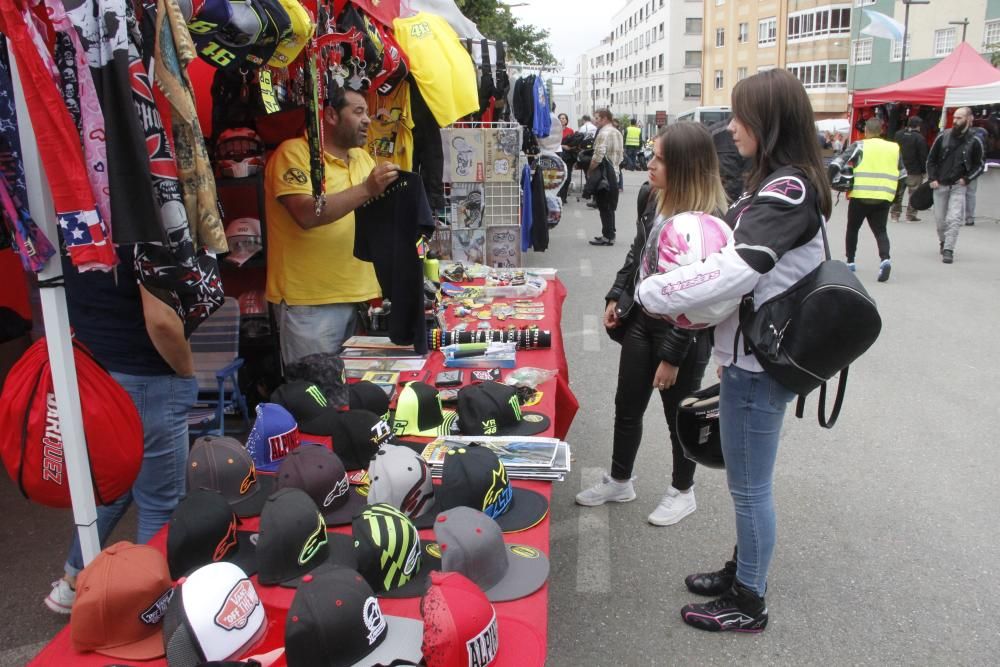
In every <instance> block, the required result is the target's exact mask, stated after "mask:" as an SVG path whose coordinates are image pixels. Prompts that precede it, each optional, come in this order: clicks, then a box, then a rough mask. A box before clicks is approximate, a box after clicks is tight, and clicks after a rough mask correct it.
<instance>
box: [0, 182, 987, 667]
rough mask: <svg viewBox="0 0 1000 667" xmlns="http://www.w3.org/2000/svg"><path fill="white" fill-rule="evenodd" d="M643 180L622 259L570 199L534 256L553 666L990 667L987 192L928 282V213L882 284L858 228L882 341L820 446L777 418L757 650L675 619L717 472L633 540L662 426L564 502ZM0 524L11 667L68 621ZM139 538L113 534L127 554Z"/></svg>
mask: <svg viewBox="0 0 1000 667" xmlns="http://www.w3.org/2000/svg"><path fill="white" fill-rule="evenodd" d="M643 178H644V176H643V175H640V174H637V173H629V174H627V175H626V181H627V187H626V191H625V195H624V197H623V199H622V205H621V207H620V209H619V222H618V229H619V242H618V244H617V245H616V246H614V247H612V248H604V247H593V246H590V245H588V244H587V242H586V239H589V238H590V237H592V236H594V235H595V234H597V233H598V231H599V228H600V225H599V221H598V217H597V213H596V212H595V211H593V210H591V209H589V208H586V207H585V206H584V204H583V202H576V201H575V197H573V198H571V203H570V205H569V207H568V208H567V210H566V211H565V212H564V215H563V221H562V223H561V224H560V225H559V227H558V228H556V229H555V230H554V231H553V234H552V248H551V250H550V251H549V252H547V253H545V254H533V255H530V256H529V261H530V263H532V264H534V265H539V266H542V265H545V266H555V267H558V268H559V270H560V271H559V275H560V277H561V278H562V280H563V281H564V282H565V283H566V285H567V287H568V289H569V297H568V298H567V300H566V304H565V310H564V313H563V335H564V337H565V343H566V353H567V355H568V357H569V364H570V373H571V380H572V382H571V385H572V388H573V390H574V391H575V392H576V395H577V397H578V398H579V400H580V404H581V409H580V412H579V414H578V415H577V418H576V421H575V423H574V425H573V429H572V431H571V432H570V440H571V442H572V444H573V448H574V453H575V461H574V463H573V467H574V471H573V474H572V475H571V476H570V477H569V478H568V479H567V481H566V482H564V483H562V484H559V485H557V486H556V489H555V492H554V495H553V507H552V545H551V546H552V579H551V583H550V588H549V594H550V601H551V610H550V616H549V664H550V665H553V666H559V667H561V666H564V665H565V666H572V665H594V666H605V665H608V666H612V665H626V666H630V667H631V666H633V665H634V666H644V665H657V666H659V665H674V664H698V665H731V664H741V665H764V664H779V665H819V664H824V665H860V664H872V665H876V664H878V665H884V664H903V665H942V664H949V665H985V664H996V661H997V655H1000V632H998V630H997V626H996V625H995V619H996V618H998V617H1000V583H998V575H1000V572H998V569H1000V568H998V565H997V563H998V562H1000V534H998V533H1000V528H998V521H997V511H998V509H1000V501H998V495H997V492H996V488H997V482H996V479H997V471H998V470H1000V448H998V447H997V445H996V442H997V438H996V434H995V430H996V428H997V425H998V423H1000V420H998V417H1000V410H998V408H997V400H998V398H1000V380H998V372H1000V361H998V357H1000V354H998V352H997V351H996V349H997V345H996V343H995V341H994V338H995V337H996V333H995V332H997V331H998V330H1000V308H998V297H997V295H998V288H1000V269H998V266H1000V224H997V221H996V217H997V216H998V215H1000V214H998V213H997V211H998V209H1000V187H998V184H1000V174H997V173H995V172H993V173H990V174H989V175H988V176H987V177H986V180H984V182H983V183H981V185H980V188H979V196H980V202H979V214H980V217H979V219H978V220H979V221H978V223H977V225H976V226H975V227H971V228H970V227H965V228H963V230H962V233H961V237H960V239H959V244H958V248H957V251H956V260H955V264H954V265H951V266H945V265H943V264H941V262H940V259H939V257H938V252H937V239H936V235H935V232H934V223H933V220H932V215H931V213H930V212H925V213H924V214H923V215H922V217H923V218H924V220H923V222H921V223H918V224H912V225H907V224H892V225H891V226H890V236H891V239H892V244H893V253H892V254H893V270H892V277H891V279H890V281H889V282H888V283H885V284H880V283H876V282H875V272H876V268H877V265H878V258H877V253H876V252H875V242H874V239H873V238H872V236H871V233H870V232H869V231H868V230H867V229H864V230H862V232H861V241H860V251H859V256H858V263H859V270H860V272H861V273H860V275H861V277H862V278H863V280H864V282H865V284H866V286H867V287H868V288H869V290H870V291H871V294H872V296H874V297H875V299H876V300H877V301H878V304H879V308H880V311H881V313H882V316H883V319H884V328H883V332H882V336H881V338H880V339H879V341H878V342H877V343H876V345H875V346H874V347H873V348H872V350H871V351H870V352H869V353H868V354H867V355H866V356H865V357H864V358H863V359H862V360H861V361H860V362H859V363H857V364H856V365H855V366H854V367H853V368H852V371H851V380H850V383H849V386H848V392H847V400H846V403H845V406H844V412H843V414H842V415H841V418H840V421H839V423H838V424H837V426H836V427H835V428H834V429H833V430H832V431H825V430H823V429H820V428H819V427H818V426H817V425H816V422H815V410H816V408H815V398H813V399H812V400H811V401H810V402H809V405H808V409H807V419H805V420H801V421H800V420H796V419H795V418H794V417H793V416H792V415H791V414H790V415H789V416H788V418H787V419H786V421H785V426H786V429H785V435H784V438H783V441H782V451H781V453H780V455H779V461H778V472H777V482H776V496H777V503H778V512H779V538H778V539H779V544H778V549H777V552H776V557H775V560H774V563H773V568H772V576H771V580H770V589H769V593H768V604H769V608H770V613H771V621H770V625H769V626H768V629H767V631H766V632H765V633H764V634H763V635H760V636H733V635H726V636H717V635H712V634H708V633H701V632H698V631H696V630H692V629H690V628H687V627H686V626H684V625H683V623H682V622H681V620H680V616H679V613H678V610H679V608H680V607H681V605H683V604H684V603H686V602H688V601H689V600H690V599H691V596H690V595H689V594H688V593H687V592H686V589H685V588H684V584H683V578H684V576H685V575H686V574H688V573H691V572H694V571H697V570H700V569H705V568H712V569H714V568H716V567H718V566H720V565H721V564H722V562H723V560H725V558H726V557H727V556H728V554H729V553H730V552H731V550H732V545H733V541H734V529H733V517H732V506H731V502H730V500H729V497H728V494H727V491H726V488H725V480H724V476H723V473H722V472H721V471H715V470H706V469H699V470H698V472H697V473H696V494H697V502H698V511H697V512H695V513H694V514H693V515H691V516H690V517H689V518H687V519H685V520H684V521H683V522H682V523H681V524H679V525H677V526H673V527H670V528H655V527H653V526H650V525H648V524H647V523H646V515H647V514H648V513H649V512H650V511H651V510H652V509H653V507H654V506H655V505H656V504H657V502H658V501H659V498H660V495H661V494H662V493H663V491H664V490H665V489H666V487H667V485H668V484H669V473H670V456H669V451H668V447H669V445H667V444H666V443H667V438H666V429H665V426H664V424H663V421H662V416H660V417H659V418H658V417H657V415H658V414H659V412H660V411H659V410H658V408H655V407H653V408H651V409H650V410H649V413H648V419H647V430H646V435H645V438H644V444H643V448H642V449H641V450H640V453H639V460H638V463H637V468H636V469H637V474H638V480H637V482H636V488H637V491H638V494H639V497H638V499H637V500H636V501H634V502H632V503H629V504H625V505H615V506H613V507H601V508H588V509H582V508H578V507H577V506H576V505H574V504H573V495H574V494H575V493H576V492H577V491H579V490H580V488H581V487H583V486H586V485H589V484H590V483H592V482H593V481H595V480H596V479H597V478H598V477H599V475H600V471H601V469H606V468H607V466H608V465H609V460H610V437H611V421H612V416H613V398H614V396H613V394H614V384H615V382H614V378H615V376H616V372H617V366H618V352H619V348H618V346H617V345H616V344H614V343H613V342H612V341H611V340H610V339H608V338H607V336H606V335H605V334H604V332H603V330H601V327H600V314H601V312H602V310H603V295H604V293H605V292H606V291H607V289H608V287H609V285H610V283H611V279H612V276H613V274H614V272H615V271H616V270H617V268H618V267H619V266H620V264H621V261H622V259H623V257H624V255H625V253H626V251H627V246H628V240H629V239H630V238H631V235H632V232H633V231H634V201H635V194H636V191H637V189H638V185H639V184H640V183H641V181H642V179H643ZM846 209H847V203H846V201H841V202H840V204H839V205H838V206H837V208H836V211H835V214H834V216H833V220H832V224H831V242H832V243H833V248H834V251H835V253H837V254H840V253H842V250H843V229H844V220H845V215H846ZM709 372H710V373H712V374H714V370H710V371H709ZM713 377H714V375H709V376H707V377H706V384H707V383H709V382H710V381H712V378H713ZM4 479H5V480H6V477H4ZM0 507H3V510H4V518H5V521H4V522H2V523H0V544H3V546H4V566H3V567H2V568H0V618H3V619H4V622H3V623H0V667H2V666H6V665H20V664H23V663H24V661H25V660H26V659H27V658H29V657H30V656H31V655H33V654H34V653H35V652H36V651H37V650H38V649H39V647H40V645H41V643H43V642H45V641H47V640H48V639H49V638H50V637H51V636H52V635H54V634H55V632H57V631H58V629H59V628H60V627H61V626H62V625H63V624H64V622H65V620H64V619H63V618H62V617H57V616H55V615H54V614H51V613H50V612H48V610H46V609H45V608H44V607H43V605H42V598H43V597H44V595H45V593H46V591H47V590H48V583H49V581H51V580H52V579H54V578H56V577H57V576H58V575H59V573H60V572H61V563H62V561H63V558H64V557H65V548H66V539H67V537H68V532H69V526H70V524H71V519H70V515H69V513H68V512H57V511H54V510H48V509H43V508H40V507H37V506H34V505H31V504H29V503H27V502H26V501H24V500H22V499H21V498H20V496H19V494H18V491H17V489H16V487H15V486H14V485H13V484H11V483H10V482H9V481H3V482H0ZM133 532H134V527H133V526H131V525H128V526H124V527H123V530H122V535H123V536H128V535H130V534H132V533H133Z"/></svg>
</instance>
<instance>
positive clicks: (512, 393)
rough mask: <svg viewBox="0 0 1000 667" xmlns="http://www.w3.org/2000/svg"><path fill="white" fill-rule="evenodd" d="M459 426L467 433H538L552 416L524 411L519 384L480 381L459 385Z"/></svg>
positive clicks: (460, 429) (547, 425)
mask: <svg viewBox="0 0 1000 667" xmlns="http://www.w3.org/2000/svg"><path fill="white" fill-rule="evenodd" d="M457 426H458V430H459V431H460V432H462V433H464V434H465V435H536V434H538V433H541V432H542V431H544V430H545V429H547V428H548V427H549V418H548V417H546V416H545V415H543V414H542V413H540V412H523V411H522V410H521V402H520V401H519V400H518V398H517V389H516V388H514V387H511V386H509V385H506V384H502V383H500V382H480V383H479V384H473V385H469V386H468V387H462V388H461V389H459V391H458V424H457Z"/></svg>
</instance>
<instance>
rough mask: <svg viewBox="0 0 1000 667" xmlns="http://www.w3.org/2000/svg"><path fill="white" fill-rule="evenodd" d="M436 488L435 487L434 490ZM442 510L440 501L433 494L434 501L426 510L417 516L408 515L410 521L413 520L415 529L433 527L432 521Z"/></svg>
mask: <svg viewBox="0 0 1000 667" xmlns="http://www.w3.org/2000/svg"><path fill="white" fill-rule="evenodd" d="M436 490H437V489H435V491H436ZM443 511H444V510H442V509H441V501H440V500H439V499H438V497H437V496H436V495H435V496H434V503H433V504H431V506H430V507H428V508H427V511H426V512H424V513H423V514H421V515H420V516H418V517H417V518H413V517H410V521H412V522H413V525H414V526H415V527H416V529H417V530H425V529H427V528H433V527H434V521H435V520H436V519H437V516H438V514H440V513H441V512H443Z"/></svg>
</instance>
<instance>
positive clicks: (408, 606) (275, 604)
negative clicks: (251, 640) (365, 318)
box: [30, 280, 579, 667]
mask: <svg viewBox="0 0 1000 667" xmlns="http://www.w3.org/2000/svg"><path fill="white" fill-rule="evenodd" d="M565 298H566V288H565V287H564V286H563V284H562V282H560V281H559V280H552V281H550V282H549V286H548V289H547V290H546V292H545V294H543V295H542V296H541V297H540V298H539V299H538V300H539V301H542V302H544V303H545V316H544V319H542V320H541V321H539V322H538V325H539V327H540V328H542V329H545V330H549V331H551V332H552V347H551V348H548V349H541V350H520V351H518V353H517V365H518V366H520V367H525V366H534V367H538V368H548V369H555V370H558V371H559V375H558V377H557V378H556V379H555V380H551V381H549V382H547V383H545V384H544V385H542V386H541V387H539V389H540V390H541V391H542V398H541V401H540V402H539V403H538V405H536V406H533V407H532V408H531V409H532V410H534V411H538V412H542V413H544V414H546V415H548V416H549V417H550V419H551V420H552V423H551V425H550V426H549V428H548V430H546V431H545V432H544V433H541V434H539V435H542V436H547V437H559V438H565V436H566V433H567V432H568V431H569V427H570V424H572V422H573V417H574V416H575V415H576V411H577V409H578V408H579V404H578V403H577V401H576V397H575V396H573V392H572V391H570V389H569V369H568V367H567V364H566V355H565V353H564V351H563V343H562V334H561V332H560V327H559V323H560V318H561V314H562V303H563V300H564V299H565ZM450 310H451V309H449V311H450ZM448 321H449V324H453V323H454V322H455V321H456V318H454V317H453V316H451V314H450V312H449V316H448ZM518 324H521V323H518ZM494 325H495V326H497V327H502V326H504V324H503V323H500V322H494ZM474 326H475V325H474V324H472V325H470V327H474ZM443 367H444V358H443V356H442V355H441V353H440V352H433V353H432V354H431V356H430V358H429V359H428V361H427V364H426V365H425V367H424V368H425V370H427V371H429V372H430V375H429V377H430V378H431V379H432V380H433V377H434V374H435V373H437V372H438V371H439V370H441V369H442V368H443ZM507 372H508V371H504V375H506V373H507ZM513 484H514V485H515V486H518V487H523V488H526V489H532V490H534V491H537V492H538V493H541V494H542V495H544V496H545V497H546V498H547V499H551V496H552V486H551V483H549V482H535V481H524V480H515V481H514V482H513ZM257 523H258V519H257V518H253V519H246V520H244V522H243V526H242V527H241V528H243V529H245V530H255V529H256V528H257ZM332 530H333V531H335V532H343V533H348V534H349V533H350V526H342V527H339V528H335V529H332ZM420 536H421V539H427V540H433V539H434V534H433V531H431V530H423V531H421V533H420ZM166 540H167V538H166V528H165V527H164V529H163V530H161V531H160V532H159V533H158V534H157V535H156V537H154V538H153V540H152V541H151V542H150V544H151V545H153V546H154V547H156V548H157V549H160V550H161V551H164V552H165V551H166ZM504 540H505V541H506V542H508V543H510V544H526V545H529V546H532V547H535V548H537V549H541V550H542V551H543V552H545V553H546V554H548V553H549V517H548V516H546V518H545V519H544V520H543V521H541V522H540V523H539V524H538V525H536V526H534V527H533V528H530V529H528V530H525V531H521V532H519V533H506V534H505V535H504ZM252 580H253V582H254V585H255V586H257V591H258V593H259V594H260V597H261V601H262V602H263V603H264V606H265V609H266V610H267V617H268V633H267V636H266V637H265V639H264V641H263V642H262V644H261V645H260V646H258V647H256V648H255V649H254V651H253V653H255V654H259V653H265V652H267V651H270V650H272V649H275V648H278V647H280V646H282V645H283V642H284V632H285V614H286V612H287V610H288V607H289V606H290V605H291V602H292V597H293V596H294V594H295V591H294V590H293V589H288V588H281V587H278V586H259V585H258V584H257V577H256V576H254V577H252ZM548 598H549V591H548V584H546V585H545V586H543V587H542V588H541V589H539V590H538V591H536V592H535V593H533V594H532V595H529V596H528V597H525V598H521V599H520V600H513V601H511V602H499V603H494V604H495V607H496V609H497V614H498V617H499V623H500V624H501V626H502V625H503V624H504V617H512V618H516V619H519V620H520V621H522V622H523V623H522V624H519V625H518V631H519V632H531V631H532V630H533V631H534V632H535V633H536V635H537V636H535V637H525V638H524V639H525V640H526V641H540V642H542V643H543V644H546V643H547V639H548ZM379 604H380V606H381V608H382V611H383V613H385V614H389V615H395V616H406V617H410V618H420V606H419V605H420V598H407V599H401V600H396V599H380V601H379ZM524 626H528V627H527V628H526V627H524ZM528 628H530V630H529V629H528ZM30 664H31V665H38V666H41V665H51V666H53V667H57V666H58V667H64V666H65V665H74V666H77V665H78V666H80V667H88V666H90V665H93V666H94V667H104V666H106V665H109V664H115V665H142V666H148V667H153V666H156V667H159V666H160V665H166V661H165V660H163V659H159V660H149V661H145V662H130V661H128V660H119V659H112V658H108V657H105V656H101V655H97V654H95V653H90V654H81V653H77V652H76V651H74V650H73V648H72V646H71V643H70V637H69V627H66V628H65V629H63V630H62V631H61V632H60V633H59V634H57V635H56V637H55V638H54V639H53V640H52V641H51V642H50V643H49V644H48V645H47V646H46V647H45V648H44V649H43V650H42V652H41V653H39V655H38V656H37V657H36V658H35V660H34V661H32V662H31V663H30ZM274 664H275V665H277V666H279V667H280V666H282V665H284V664H285V663H284V660H283V659H281V658H279V660H278V661H277V662H275V663H274ZM508 665H509V667H515V665H516V667H532V666H531V665H525V664H524V663H523V662H521V661H518V662H516V663H513V662H512V663H508Z"/></svg>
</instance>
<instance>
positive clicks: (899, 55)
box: [889, 34, 913, 62]
mask: <svg viewBox="0 0 1000 667" xmlns="http://www.w3.org/2000/svg"><path fill="white" fill-rule="evenodd" d="M912 42H913V35H910V34H907V35H906V59H907V60H909V59H910V47H911V46H912ZM889 59H890V60H893V61H895V62H899V61H900V60H902V59H903V43H902V42H897V41H896V40H892V55H891V56H890V57H889Z"/></svg>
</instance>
